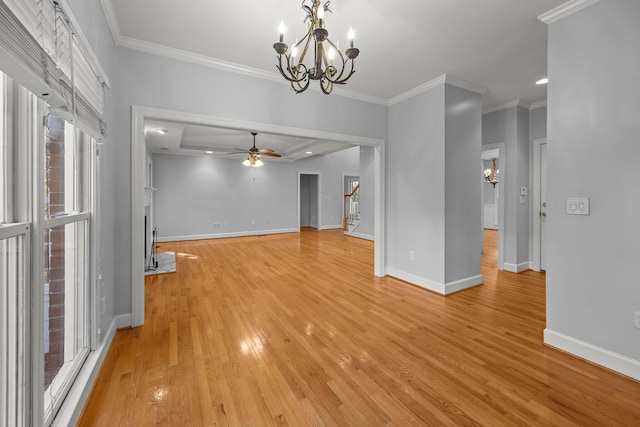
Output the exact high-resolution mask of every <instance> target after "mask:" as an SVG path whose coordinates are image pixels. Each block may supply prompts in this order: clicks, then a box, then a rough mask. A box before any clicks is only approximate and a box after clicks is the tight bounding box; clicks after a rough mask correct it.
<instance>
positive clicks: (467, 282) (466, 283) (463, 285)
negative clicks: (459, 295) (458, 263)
mask: <svg viewBox="0 0 640 427" xmlns="http://www.w3.org/2000/svg"><path fill="white" fill-rule="evenodd" d="M388 273H389V275H390V276H392V277H395V278H398V279H400V280H404V281H405V282H409V283H411V284H413V285H416V286H420V287H421V288H425V289H427V290H430V291H432V292H436V293H438V294H441V295H448V294H451V293H454V292H458V291H461V290H464V289H468V288H471V287H474V286H477V285H481V284H482V282H483V280H482V275H478V276H472V277H467V278H465V279H460V280H456V281H454V282H449V283H439V282H434V281H433V280H429V279H425V278H424V277H420V276H416V275H415V274H411V273H407V272H405V271H402V270H397V269H395V268H391V267H389V269H388Z"/></svg>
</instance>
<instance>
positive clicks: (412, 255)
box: [409, 251, 416, 261]
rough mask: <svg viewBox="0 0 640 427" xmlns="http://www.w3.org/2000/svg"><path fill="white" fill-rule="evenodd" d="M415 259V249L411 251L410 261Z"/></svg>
mask: <svg viewBox="0 0 640 427" xmlns="http://www.w3.org/2000/svg"><path fill="white" fill-rule="evenodd" d="M415 260H416V253H415V251H409V261H415Z"/></svg>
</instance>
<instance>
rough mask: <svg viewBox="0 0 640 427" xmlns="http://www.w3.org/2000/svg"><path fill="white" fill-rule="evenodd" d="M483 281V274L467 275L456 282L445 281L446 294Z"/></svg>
mask: <svg viewBox="0 0 640 427" xmlns="http://www.w3.org/2000/svg"><path fill="white" fill-rule="evenodd" d="M483 282H484V280H483V278H482V274H478V275H477V276H471V277H466V278H464V279H460V280H456V281H454V282H449V283H445V285H444V287H445V295H449V294H452V293H454V292H458V291H463V290H465V289H469V288H473V287H474V286H478V285H482V283H483Z"/></svg>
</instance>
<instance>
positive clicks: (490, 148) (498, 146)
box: [480, 142, 507, 270]
mask: <svg viewBox="0 0 640 427" xmlns="http://www.w3.org/2000/svg"><path fill="white" fill-rule="evenodd" d="M495 150H497V152H498V168H499V169H500V170H501V172H500V182H499V183H498V184H497V185H498V270H504V221H505V203H504V202H505V200H504V198H505V186H506V181H507V180H506V176H507V174H506V170H507V167H506V166H507V165H506V158H507V156H506V152H505V143H504V142H496V143H494V144H486V145H483V146H482V147H481V155H480V159H481V160H482V159H484V157H483V154H484V153H485V152H495ZM480 179H483V177H482V175H481V176H480ZM482 185H485V184H482ZM482 191H483V192H482V194H484V188H482ZM482 209H483V211H482V212H484V206H482ZM481 215H483V214H482V213H481ZM481 221H482V224H481V227H482V230H483V231H484V217H481Z"/></svg>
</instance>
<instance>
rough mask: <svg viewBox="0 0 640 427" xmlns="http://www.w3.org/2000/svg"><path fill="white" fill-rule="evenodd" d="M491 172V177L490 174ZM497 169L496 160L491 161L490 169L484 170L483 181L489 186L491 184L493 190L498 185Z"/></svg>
mask: <svg viewBox="0 0 640 427" xmlns="http://www.w3.org/2000/svg"><path fill="white" fill-rule="evenodd" d="M492 172H493V175H492V174H491V173H492ZM498 173H499V171H498V167H497V166H496V159H491V169H485V170H484V180H485V181H486V182H488V183H490V184H493V187H494V188H495V186H496V184H497V183H498Z"/></svg>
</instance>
